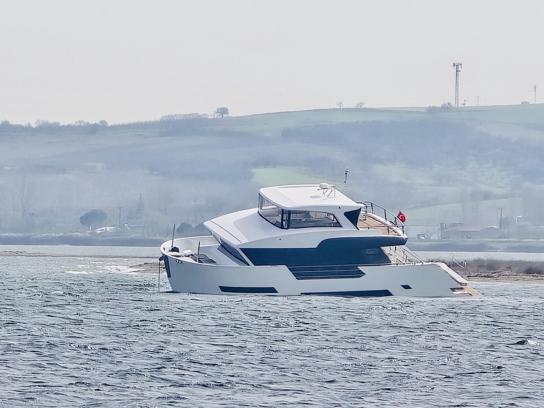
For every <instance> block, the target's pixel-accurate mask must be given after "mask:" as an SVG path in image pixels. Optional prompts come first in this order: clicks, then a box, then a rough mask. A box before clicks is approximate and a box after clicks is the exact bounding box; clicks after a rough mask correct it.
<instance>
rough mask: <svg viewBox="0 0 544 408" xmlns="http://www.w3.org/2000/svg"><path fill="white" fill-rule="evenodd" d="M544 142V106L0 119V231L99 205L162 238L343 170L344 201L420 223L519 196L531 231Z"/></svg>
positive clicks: (113, 221)
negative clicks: (269, 192) (413, 215)
mask: <svg viewBox="0 0 544 408" xmlns="http://www.w3.org/2000/svg"><path fill="white" fill-rule="evenodd" d="M543 140H544V105H518V106H497V107H478V108H463V109H459V110H450V111H447V110H440V109H438V110H436V109H434V110H429V111H427V110H425V109H328V110H309V111H299V112H279V113H269V114H261V115H251V116H243V117H225V118H222V119H219V118H187V119H179V120H163V121H156V122H144V123H132V124H123V125H112V126H107V125H105V124H84V125H79V126H75V125H66V126H60V125H47V124H45V125H42V126H39V127H27V126H19V125H11V124H9V123H5V122H4V123H3V124H1V125H0V143H1V146H2V148H1V149H0V187H1V188H2V192H3V194H2V195H1V196H0V233H6V232H27V233H28V232H47V233H54V232H74V231H84V230H85V227H83V226H82V225H80V223H79V217H80V216H81V215H82V214H83V213H84V212H86V211H88V210H91V209H103V210H105V211H106V212H107V213H108V215H109V217H108V221H107V224H108V225H117V224H121V225H123V224H128V226H129V227H130V228H131V231H132V233H134V234H138V235H142V236H157V235H165V234H167V233H168V229H169V228H170V227H169V226H170V225H171V224H172V223H174V222H176V223H178V224H179V223H180V222H185V223H188V224H190V225H197V224H199V223H201V222H202V221H204V220H205V219H207V218H209V217H213V216H215V215H218V214H220V213H223V212H226V211H232V210H235V209H241V208H246V207H248V206H253V205H255V202H256V200H255V198H256V192H257V189H258V188H259V187H260V186H262V185H270V184H281V183H301V182H315V181H318V180H327V181H330V182H334V183H337V184H339V185H340V184H342V183H343V177H344V170H345V169H346V168H348V169H349V170H350V174H349V179H348V184H347V185H346V186H343V185H342V186H341V188H344V189H345V190H347V192H348V193H349V194H351V195H352V196H353V197H354V198H357V199H365V200H373V201H377V202H379V203H382V204H384V205H386V206H388V207H391V208H392V209H393V210H395V209H398V208H403V209H409V208H412V207H419V208H430V210H428V211H429V213H428V216H427V215H425V211H426V210H418V212H417V220H418V222H419V223H425V222H429V223H436V221H437V220H440V219H444V220H446V221H447V218H448V216H447V213H446V214H442V215H440V213H439V214H437V212H436V211H435V210H431V208H433V206H444V205H446V207H444V208H447V205H448V204H455V203H457V204H455V205H459V203H465V204H463V205H464V207H463V208H472V207H474V206H472V207H471V206H470V205H467V204H466V203H467V202H479V201H482V200H510V199H512V200H513V199H515V200H518V201H519V200H521V201H520V202H521V203H522V204H521V205H517V206H515V208H516V210H515V212H516V213H517V212H522V213H523V214H514V213H512V214H507V215H508V216H519V215H523V216H525V217H527V218H528V219H531V218H533V219H534V220H535V222H539V220H540V216H539V208H538V207H539V205H540V204H539V203H540V201H541V200H542V199H543V198H544V194H543V193H542V192H543V191H544V167H543V164H544V163H543V159H542V158H543V157H544V143H543ZM518 201H516V202H518ZM138 206H139V207H140V208H139V209H137V207H138ZM141 207H143V209H142V208H141ZM438 208H440V207H438ZM474 208H475V207H474ZM512 208H513V207H512ZM512 211H513V212H514V210H512ZM466 212H467V211H465V213H466ZM457 214H458V212H457ZM463 217H468V218H471V219H473V218H474V216H473V215H467V214H464V215H463Z"/></svg>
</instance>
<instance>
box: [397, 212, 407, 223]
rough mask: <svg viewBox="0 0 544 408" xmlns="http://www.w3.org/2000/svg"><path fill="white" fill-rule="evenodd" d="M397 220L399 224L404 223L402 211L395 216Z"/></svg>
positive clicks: (404, 216)
mask: <svg viewBox="0 0 544 408" xmlns="http://www.w3.org/2000/svg"><path fill="white" fill-rule="evenodd" d="M397 219H398V220H399V221H400V222H406V215H404V213H403V212H402V211H399V213H398V214H397Z"/></svg>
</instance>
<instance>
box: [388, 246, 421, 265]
mask: <svg viewBox="0 0 544 408" xmlns="http://www.w3.org/2000/svg"><path fill="white" fill-rule="evenodd" d="M382 249H383V250H384V252H385V254H386V255H387V256H388V257H389V259H390V260H391V262H393V263H399V264H423V263H425V262H424V261H423V260H422V259H421V258H420V257H418V256H417V255H416V254H415V253H414V252H412V251H411V250H410V249H408V248H407V247H405V246H394V247H384V248H382Z"/></svg>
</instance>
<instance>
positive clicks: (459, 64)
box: [453, 62, 463, 108]
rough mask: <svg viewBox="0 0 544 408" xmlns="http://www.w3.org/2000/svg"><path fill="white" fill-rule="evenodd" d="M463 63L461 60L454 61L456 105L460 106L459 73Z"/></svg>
mask: <svg viewBox="0 0 544 408" xmlns="http://www.w3.org/2000/svg"><path fill="white" fill-rule="evenodd" d="M462 66H463V64H461V63H460V62H454V63H453V68H455V107H456V108H458V107H459V73H460V72H461V67H462Z"/></svg>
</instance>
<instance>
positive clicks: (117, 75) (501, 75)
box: [0, 0, 544, 122]
mask: <svg viewBox="0 0 544 408" xmlns="http://www.w3.org/2000/svg"><path fill="white" fill-rule="evenodd" d="M543 40H544V1H543V0H532V1H530V0H515V1H514V0H511V1H501V0H450V1H442V0H412V1H409V0H395V1H393V0H374V1H368V0H354V1H339V0H335V1H332V0H331V1H317V0H308V1H302V0H288V1H280V0H274V1H258V0H254V1H249V0H246V1H241V0H240V1H227V0H218V1H209V0H195V1H183V0H172V1H167V0H153V1H135V0H132V1H120V0H106V1H97V0H87V1H80V0H48V1H43V0H2V1H1V2H0V46H1V47H0V58H1V60H0V120H1V119H7V120H10V121H13V122H34V121H35V120H37V119H48V120H57V121H61V122H71V121H75V120H78V119H84V120H90V121H95V120H100V119H105V120H108V121H110V122H127V121H134V120H146V119H154V118H158V117H159V116H161V115H164V114H170V113H188V112H208V113H210V112H212V111H213V110H214V109H215V108H216V107H217V106H220V105H226V106H228V107H229V108H230V110H231V113H232V114H235V115H240V114H249V113H259V112H269V111H283V110H295V109H309V108H320V107H332V106H334V105H336V103H337V102H338V101H343V103H344V105H345V106H352V105H354V104H355V103H357V102H359V101H364V102H366V104H367V106H370V107H381V106H427V105H431V104H435V105H436V104H440V103H442V102H444V101H451V100H452V99H453V69H452V67H451V63H452V62H453V61H454V60H459V61H461V62H463V70H462V73H461V101H462V100H463V99H466V101H467V104H476V98H477V96H479V97H480V104H509V103H519V102H521V101H522V100H532V89H533V85H534V84H538V85H539V93H540V94H541V95H542V98H541V100H542V101H544V51H543V48H542V41H543Z"/></svg>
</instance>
